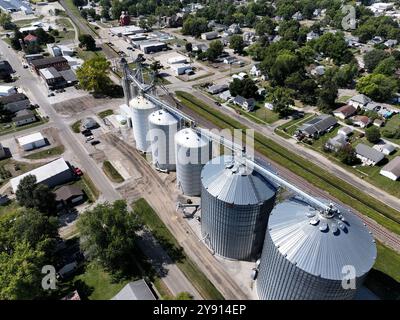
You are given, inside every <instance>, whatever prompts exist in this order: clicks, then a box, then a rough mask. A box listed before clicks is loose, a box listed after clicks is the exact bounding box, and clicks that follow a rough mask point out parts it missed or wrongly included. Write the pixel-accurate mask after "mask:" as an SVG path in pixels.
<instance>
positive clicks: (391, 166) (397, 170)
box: [381, 156, 400, 177]
mask: <svg viewBox="0 0 400 320" xmlns="http://www.w3.org/2000/svg"><path fill="white" fill-rule="evenodd" d="M381 171H387V172H391V173H392V174H394V175H395V176H396V177H400V156H397V157H396V158H394V159H393V160H392V161H390V162H389V163H388V164H387V165H385V166H384V167H383V168H382V169H381Z"/></svg>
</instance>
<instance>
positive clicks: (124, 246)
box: [77, 200, 139, 277]
mask: <svg viewBox="0 0 400 320" xmlns="http://www.w3.org/2000/svg"><path fill="white" fill-rule="evenodd" d="M77 225H78V230H79V232H80V234H81V239H82V243H81V247H82V248H83V250H85V252H87V254H88V257H89V259H90V260H93V261H99V262H100V264H101V265H102V266H103V267H104V268H105V269H106V270H108V271H111V272H113V273H114V274H115V275H116V276H117V277H119V276H123V275H124V274H126V273H128V272H129V270H130V269H132V265H133V264H134V259H135V258H134V252H135V248H136V234H135V231H137V230H138V228H139V221H138V219H137V216H136V215H135V214H134V213H132V212H129V211H128V209H127V205H126V202H125V201H123V200H117V201H115V202H114V203H113V204H109V203H104V204H99V205H97V206H96V207H94V208H93V209H92V210H89V211H86V212H85V213H84V214H82V215H81V216H80V218H79V220H78V224H77Z"/></svg>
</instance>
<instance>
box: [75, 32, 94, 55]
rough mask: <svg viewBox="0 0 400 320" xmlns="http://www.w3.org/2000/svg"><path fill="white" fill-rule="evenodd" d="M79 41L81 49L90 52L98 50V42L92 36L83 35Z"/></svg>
mask: <svg viewBox="0 0 400 320" xmlns="http://www.w3.org/2000/svg"><path fill="white" fill-rule="evenodd" d="M78 40H79V47H80V48H86V50H88V51H94V50H96V41H95V40H94V39H93V37H92V36H91V35H90V34H82V35H80V36H79V38H78Z"/></svg>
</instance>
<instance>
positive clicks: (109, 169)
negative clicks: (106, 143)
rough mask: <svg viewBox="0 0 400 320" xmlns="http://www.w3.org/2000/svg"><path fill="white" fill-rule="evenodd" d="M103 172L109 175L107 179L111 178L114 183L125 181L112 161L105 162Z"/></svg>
mask: <svg viewBox="0 0 400 320" xmlns="http://www.w3.org/2000/svg"><path fill="white" fill-rule="evenodd" d="M103 171H104V173H105V174H106V175H107V177H108V178H110V180H111V181H113V182H116V183H121V182H124V181H125V180H124V178H123V177H122V176H121V175H120V174H119V172H118V171H117V169H115V168H114V166H113V165H112V164H111V162H110V161H104V162H103Z"/></svg>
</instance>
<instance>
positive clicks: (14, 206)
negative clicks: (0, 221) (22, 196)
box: [0, 200, 21, 216]
mask: <svg viewBox="0 0 400 320" xmlns="http://www.w3.org/2000/svg"><path fill="white" fill-rule="evenodd" d="M20 208H21V207H20V206H19V204H18V202H17V201H15V200H11V201H10V202H9V203H7V204H6V205H3V206H0V216H2V215H3V214H5V213H8V214H13V213H15V212H16V211H17V210H18V209H20Z"/></svg>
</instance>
